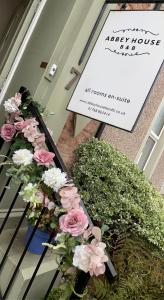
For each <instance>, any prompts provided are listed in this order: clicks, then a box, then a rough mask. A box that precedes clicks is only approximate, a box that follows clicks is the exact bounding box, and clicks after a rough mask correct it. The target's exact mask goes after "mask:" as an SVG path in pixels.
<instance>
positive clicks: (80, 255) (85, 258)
mask: <svg viewBox="0 0 164 300" xmlns="http://www.w3.org/2000/svg"><path fill="white" fill-rule="evenodd" d="M89 264H90V254H89V253H88V252H87V251H86V246H85V245H81V246H76V247H75V251H74V256H73V265H74V266H75V267H77V268H78V269H80V270H82V271H84V272H86V273H87V272H88V271H89Z"/></svg>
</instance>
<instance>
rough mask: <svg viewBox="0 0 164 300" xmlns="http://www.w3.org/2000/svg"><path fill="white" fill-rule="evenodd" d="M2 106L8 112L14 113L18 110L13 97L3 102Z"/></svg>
mask: <svg viewBox="0 0 164 300" xmlns="http://www.w3.org/2000/svg"><path fill="white" fill-rule="evenodd" d="M4 108H5V111H7V112H8V113H15V112H16V111H17V110H18V106H17V104H16V102H15V101H14V99H13V98H11V99H8V100H7V101H5V102H4Z"/></svg>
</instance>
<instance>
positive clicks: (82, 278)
mask: <svg viewBox="0 0 164 300" xmlns="http://www.w3.org/2000/svg"><path fill="white" fill-rule="evenodd" d="M20 93H21V94H22V100H23V99H24V100H25V99H26V98H27V97H29V96H30V93H29V91H28V90H27V89H26V88H24V87H21V88H20ZM28 109H30V111H31V113H32V115H33V117H35V118H36V120H37V121H38V122H39V129H40V131H41V132H42V133H44V134H45V139H46V145H47V148H48V150H49V151H51V152H53V153H55V157H54V163H55V165H56V167H58V168H60V169H61V170H62V171H64V172H67V170H66V167H65V165H64V162H63V160H62V158H61V156H60V153H59V151H58V149H57V147H56V145H55V144H54V142H53V139H52V137H51V135H50V133H49V131H48V129H47V127H46V125H45V123H44V121H43V119H42V117H41V115H40V113H39V111H38V109H37V108H36V106H35V105H34V104H33V102H31V103H30V105H29V107H28ZM2 146H3V141H2V139H0V149H1V148H2ZM9 151H10V150H8V152H7V155H8V154H9ZM2 170H3V166H2V167H1V170H0V173H2ZM10 181H11V178H10V177H9V178H8V180H7V182H6V185H8V184H9V183H10ZM21 188H22V184H20V185H19V186H18V188H17V191H16V194H15V195H14V197H13V200H12V202H11V204H10V207H9V208H8V211H7V213H6V216H5V218H4V220H3V222H2V224H1V228H0V233H2V232H3V231H4V228H5V225H6V223H7V221H8V220H9V217H10V214H11V212H12V209H13V207H14V205H15V203H16V200H17V198H18V195H19V191H20V190H21ZM5 193H6V186H4V188H3V190H2V192H1V195H0V201H3V197H4V195H5ZM29 205H30V204H29V203H28V204H27V205H26V207H25V208H24V211H23V213H22V215H21V217H20V219H19V221H18V224H17V226H16V228H15V230H14V232H13V234H12V237H11V239H10V240H9V241H8V245H7V249H6V251H5V253H4V255H3V257H2V260H1V263H0V273H1V272H2V270H3V268H4V265H5V262H6V259H7V257H8V255H9V252H10V251H11V249H12V246H13V243H14V241H15V239H16V237H17V235H18V233H19V230H20V228H21V226H22V224H23V221H24V219H25V216H26V213H27V211H28V208H29ZM81 205H82V206H83V208H84V210H85V213H86V214H87V211H86V209H85V207H84V204H83V202H81ZM43 213H44V208H43V209H42V212H41V214H40V216H39V218H38V220H37V223H36V225H35V227H34V228H33V231H32V233H31V236H30V237H29V240H28V242H27V244H26V246H25V248H24V250H23V252H22V254H21V255H20V258H19V260H18V262H17V264H16V267H15V269H14V270H13V273H12V276H11V278H10V280H9V282H8V283H7V286H6V289H5V291H4V292H3V295H1V299H2V300H5V299H6V298H7V297H8V295H9V293H10V290H11V288H12V286H13V284H14V281H15V278H16V276H17V274H18V272H19V268H20V266H21V264H22V262H23V260H24V258H25V256H26V253H27V249H28V246H29V244H30V242H31V240H32V238H33V236H34V234H35V232H36V230H37V228H38V225H39V222H40V220H41V217H42V215H43ZM87 215H88V214H87ZM88 218H89V222H90V225H92V221H91V219H90V217H89V216H88ZM52 239H53V234H51V235H50V238H49V241H48V242H49V243H50V242H51V241H52ZM47 250H48V248H47V247H45V249H44V251H43V253H42V255H41V256H40V259H39V261H38V263H37V265H36V267H35V269H34V271H33V274H32V276H31V279H30V280H29V283H28V285H27V287H26V289H25V290H24V294H23V296H22V298H21V299H22V300H24V299H26V297H27V295H28V293H29V291H30V289H31V287H32V285H33V283H34V281H35V277H36V275H37V272H38V270H39V268H40V266H41V264H42V262H43V260H44V258H45V255H46V252H47ZM58 274H59V271H58V270H54V275H53V277H52V280H51V282H50V285H49V287H48V288H47V291H45V295H43V297H42V298H44V299H47V297H48V295H49V293H50V291H51V289H52V288H53V285H54V283H55V281H56V279H57V277H58ZM106 275H107V277H108V279H109V280H110V281H111V280H112V279H113V278H114V277H115V276H116V275H117V274H116V271H115V269H114V266H113V264H112V262H111V260H110V259H109V261H108V263H107V264H106ZM89 278H90V277H89V274H86V273H84V272H81V273H80V275H79V277H78V278H77V281H76V286H75V290H76V291H77V293H82V292H83V291H84V289H85V288H86V286H87V283H88V281H89ZM70 299H72V300H75V299H79V298H78V297H77V296H76V295H75V294H72V296H71V297H70ZM15 300H16V299H15Z"/></svg>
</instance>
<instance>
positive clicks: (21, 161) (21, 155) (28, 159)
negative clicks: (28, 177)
mask: <svg viewBox="0 0 164 300" xmlns="http://www.w3.org/2000/svg"><path fill="white" fill-rule="evenodd" d="M12 159H13V162H14V164H16V165H24V166H27V165H29V164H31V163H32V159H33V154H32V153H31V152H30V151H29V150H27V149H20V150H17V151H15V152H14V154H13V157H12Z"/></svg>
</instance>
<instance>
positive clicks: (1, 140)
mask: <svg viewBox="0 0 164 300" xmlns="http://www.w3.org/2000/svg"><path fill="white" fill-rule="evenodd" d="M3 144H4V140H3V139H2V138H1V136H0V150H1V149H2V146H3Z"/></svg>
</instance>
